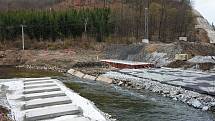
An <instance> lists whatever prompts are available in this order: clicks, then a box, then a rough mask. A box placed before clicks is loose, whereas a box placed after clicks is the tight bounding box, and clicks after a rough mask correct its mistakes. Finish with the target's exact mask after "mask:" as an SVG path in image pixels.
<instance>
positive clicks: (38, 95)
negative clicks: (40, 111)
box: [24, 91, 66, 101]
mask: <svg viewBox="0 0 215 121" xmlns="http://www.w3.org/2000/svg"><path fill="white" fill-rule="evenodd" d="M60 96H66V94H65V93H64V92H62V91H53V92H43V93H34V94H25V96H24V99H25V101H27V100H33V99H39V98H50V97H60Z"/></svg>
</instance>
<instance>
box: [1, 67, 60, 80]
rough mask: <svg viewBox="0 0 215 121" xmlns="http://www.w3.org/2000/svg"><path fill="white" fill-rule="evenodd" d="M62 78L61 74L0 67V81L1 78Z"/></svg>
mask: <svg viewBox="0 0 215 121" xmlns="http://www.w3.org/2000/svg"><path fill="white" fill-rule="evenodd" d="M45 76H51V77H53V76H62V74H61V73H58V72H53V71H41V70H28V69H21V68H15V67H13V66H0V79H2V78H24V77H26V78H27V77H31V78H34V77H45Z"/></svg>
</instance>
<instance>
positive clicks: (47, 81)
mask: <svg viewBox="0 0 215 121" xmlns="http://www.w3.org/2000/svg"><path fill="white" fill-rule="evenodd" d="M47 83H54V82H53V80H40V81H33V82H24V85H34V84H47Z"/></svg>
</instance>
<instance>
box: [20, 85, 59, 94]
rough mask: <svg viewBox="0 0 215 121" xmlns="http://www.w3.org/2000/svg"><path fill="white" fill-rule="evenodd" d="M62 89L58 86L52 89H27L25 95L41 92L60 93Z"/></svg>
mask: <svg viewBox="0 0 215 121" xmlns="http://www.w3.org/2000/svg"><path fill="white" fill-rule="evenodd" d="M60 90H61V89H60V88H59V87H58V86H52V87H41V88H33V89H26V90H24V92H23V93H24V94H31V93H40V92H51V91H60Z"/></svg>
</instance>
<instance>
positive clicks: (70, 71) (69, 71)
mask: <svg viewBox="0 0 215 121" xmlns="http://www.w3.org/2000/svg"><path fill="white" fill-rule="evenodd" d="M67 72H68V73H69V74H72V75H73V73H74V72H75V70H74V69H69V70H68V71H67Z"/></svg>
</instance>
